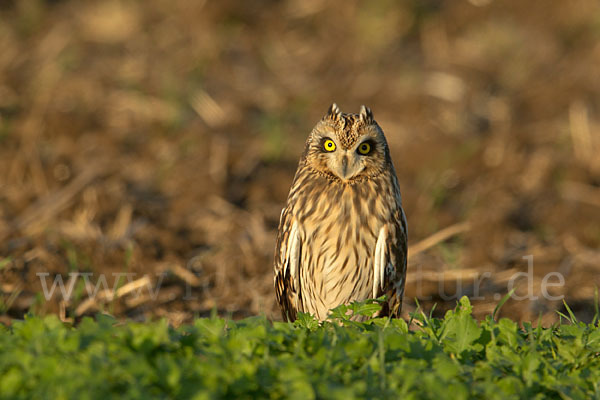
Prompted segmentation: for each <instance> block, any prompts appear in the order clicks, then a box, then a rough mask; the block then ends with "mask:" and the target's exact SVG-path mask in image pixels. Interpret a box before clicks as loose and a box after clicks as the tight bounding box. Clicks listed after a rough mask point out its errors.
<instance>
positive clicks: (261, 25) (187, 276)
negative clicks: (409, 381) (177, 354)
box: [0, 0, 600, 324]
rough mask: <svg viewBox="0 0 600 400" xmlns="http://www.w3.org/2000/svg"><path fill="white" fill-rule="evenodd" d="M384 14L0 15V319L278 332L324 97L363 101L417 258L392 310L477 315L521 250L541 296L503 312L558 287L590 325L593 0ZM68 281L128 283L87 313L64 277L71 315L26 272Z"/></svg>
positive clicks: (98, 4) (67, 3)
mask: <svg viewBox="0 0 600 400" xmlns="http://www.w3.org/2000/svg"><path fill="white" fill-rule="evenodd" d="M397 3H398V2H395V1H383V2H376V3H375V2H373V3H368V2H358V1H341V0H338V1H322V0H288V1H281V2H278V1H266V0H263V1H255V2H236V1H221V2H208V1H197V2H193V1H184V0H169V1H165V0H144V1H118V0H106V1H85V2H84V1H75V0H64V1H59V0H54V1H50V0H47V1H42V0H19V1H14V0H13V1H11V0H0V321H3V322H5V323H10V320H11V319H12V318H22V317H23V315H24V313H26V312H28V311H32V312H36V313H40V314H44V313H59V315H60V316H61V318H63V319H65V320H69V319H78V318H80V317H81V316H83V315H90V314H93V313H95V312H97V311H98V310H103V311H106V312H110V313H113V314H114V315H116V316H118V317H128V318H134V319H140V320H143V319H148V318H153V317H167V318H168V319H169V320H170V321H171V322H172V323H174V324H180V323H182V322H189V321H190V320H191V319H192V318H194V317H195V316H202V315H207V314H209V313H210V312H211V310H213V309H216V310H217V312H218V313H220V314H223V315H231V316H232V317H234V318H239V317H244V316H248V315H254V314H257V313H264V314H266V315H267V316H268V317H272V318H275V319H277V318H279V313H278V311H277V308H276V304H275V300H274V293H273V288H272V272H271V263H272V254H273V247H274V241H275V230H276V228H277V222H278V217H279V212H280V210H281V207H282V206H283V205H284V202H285V199H286V196H287V191H288V189H289V185H290V183H291V179H292V177H293V174H294V170H295V167H296V163H297V159H298V157H299V155H300V152H301V150H302V144H303V142H304V140H305V138H306V135H307V134H308V132H309V131H310V129H311V127H312V126H313V124H314V123H315V122H316V121H317V120H318V119H319V118H320V117H321V115H322V114H323V112H324V111H325V110H326V108H327V107H328V106H329V104H330V103H331V102H333V101H335V102H337V103H338V104H339V105H340V107H341V108H342V109H343V110H345V111H355V112H356V111H357V110H358V108H359V107H360V105H361V104H367V105H369V106H370V107H371V108H372V109H373V112H374V114H375V117H376V118H377V120H378V121H379V123H380V125H381V126H382V128H383V129H384V131H385V132H386V134H387V137H388V141H389V144H390V147H391V151H392V156H393V159H394V162H395V165H396V169H397V172H398V175H399V179H400V182H401V185H402V190H403V197H404V205H405V209H406V213H407V215H408V220H409V229H410V244H411V246H412V251H413V253H412V256H411V259H410V263H409V264H410V265H409V280H408V285H407V293H406V304H407V305H406V307H405V314H406V313H408V312H409V311H412V310H414V309H415V301H414V299H415V298H419V299H420V303H421V305H422V306H423V307H424V308H425V310H430V309H431V307H432V306H433V304H434V303H437V308H436V312H435V314H436V315H440V314H441V313H442V312H443V311H444V310H446V309H448V308H451V307H453V306H454V304H455V303H456V298H457V296H460V295H463V294H465V295H469V296H472V297H474V296H479V297H480V299H479V300H475V301H474V304H475V313H476V315H477V316H478V317H482V316H484V315H486V314H489V313H490V312H491V311H492V310H493V308H494V306H495V304H496V303H497V301H498V298H499V296H502V295H504V294H505V293H506V292H507V290H508V286H509V282H510V279H511V278H512V277H514V276H515V275H514V274H515V273H517V272H520V271H527V268H528V267H527V262H526V260H525V259H523V257H524V256H528V255H532V256H533V257H534V258H533V259H534V268H533V272H534V275H533V278H532V279H531V280H530V283H531V290H532V292H531V294H532V295H534V296H538V298H537V299H535V300H521V301H517V300H511V301H509V302H508V303H507V305H506V306H505V307H504V308H503V309H502V313H501V314H502V315H503V316H508V317H511V318H513V319H516V320H520V321H528V320H534V321H535V320H537V319H538V317H539V316H540V315H541V316H542V321H543V322H544V323H545V324H548V323H552V322H554V321H556V319H557V314H556V313H555V310H561V309H562V310H563V311H564V309H563V306H562V301H560V300H549V299H547V298H544V296H541V294H543V293H542V289H543V288H544V287H543V285H542V283H543V281H542V280H543V277H544V276H545V274H547V273H549V272H553V271H554V272H559V273H561V274H562V276H564V278H565V285H563V286H553V287H550V288H549V289H548V291H549V294H551V295H554V296H560V295H564V296H565V300H566V301H567V302H568V303H569V304H570V305H571V306H572V308H573V310H574V311H575V312H576V314H577V315H578V316H579V317H581V318H583V319H587V320H589V319H590V318H591V315H593V312H594V304H593V303H594V290H595V287H596V286H597V285H599V284H600V276H599V271H600V156H599V154H600V135H599V134H598V132H599V129H600V113H599V111H600V97H599V93H600V73H599V68H600V3H598V2H597V1H594V0H587V1H586V0H577V1H568V2H567V1H559V0H556V1H548V0H532V1H521V0H509V1H502V2H500V1H492V0H470V1H452V2H438V1H431V0H428V1H416V0H415V1H407V2H402V3H401V4H397ZM456 224H458V228H457V229H456V230H455V232H454V234H453V235H451V236H450V237H448V238H446V239H445V240H441V241H440V240H437V239H436V237H435V236H434V237H433V239H431V240H429V241H427V242H426V243H425V244H430V245H433V246H432V247H429V248H427V249H425V250H424V251H421V252H418V251H417V250H418V249H419V247H420V246H421V244H422V243H421V244H419V242H420V241H421V240H427V238H431V235H434V234H436V232H439V231H441V230H442V229H444V228H446V227H452V226H455V227H456ZM74 272H81V273H90V274H91V275H90V276H89V280H90V282H91V284H90V285H92V286H89V285H88V286H89V287H88V288H90V289H91V288H93V284H95V283H97V282H98V280H99V279H101V278H100V277H101V276H102V275H101V274H105V275H104V276H107V277H108V286H109V287H112V285H113V283H114V281H115V279H116V278H115V276H114V275H112V274H115V273H116V274H119V273H121V274H124V273H128V274H130V275H129V280H130V283H129V284H127V279H125V278H123V279H121V280H120V283H119V285H118V287H119V290H117V292H116V293H113V291H111V290H107V291H104V292H101V293H99V294H97V296H95V297H94V298H93V299H92V300H89V299H88V298H87V297H86V295H85V293H86V283H85V280H83V279H81V277H80V279H78V280H74V281H73V282H74V291H73V296H72V297H71V298H69V300H68V301H65V300H64V299H62V297H61V295H60V294H59V293H58V292H56V293H55V294H54V296H53V297H52V298H51V299H49V300H47V301H46V300H45V299H44V296H43V295H42V294H41V292H42V285H41V280H40V275H39V274H40V273H43V274H48V275H47V276H46V279H47V281H48V284H49V285H50V283H51V282H52V280H53V279H54V278H55V277H56V276H61V277H64V280H65V282H67V286H68V283H69V282H68V278H69V275H68V274H69V273H74ZM486 272H487V274H486V275H482V274H484V273H486ZM556 279H558V278H556V276H554V277H553V278H552V279H551V280H550V282H557V280H556ZM476 280H479V281H481V284H480V285H474V284H473V282H474V281H476ZM517 282H518V284H519V285H518V290H517V294H520V295H525V294H527V291H528V290H529V288H530V286H529V285H528V281H527V280H526V279H520V280H518V281H517ZM159 285H160V290H159V291H158V294H157V296H156V297H155V298H152V296H150V294H149V292H148V291H147V290H146V289H148V288H150V287H152V288H156V287H157V286H159ZM476 286H478V287H479V292H477V289H476ZM136 290H139V293H138V292H136ZM136 293H137V294H136ZM138 294H139V295H138Z"/></svg>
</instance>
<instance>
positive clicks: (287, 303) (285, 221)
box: [274, 208, 302, 321]
mask: <svg viewBox="0 0 600 400" xmlns="http://www.w3.org/2000/svg"><path fill="white" fill-rule="evenodd" d="M275 249H276V250H275V266H274V268H275V294H276V296H277V302H278V303H279V305H280V307H281V314H282V315H283V319H284V320H286V321H294V320H295V319H296V313H297V312H298V309H299V307H300V305H299V303H300V298H301V296H300V290H301V289H300V255H301V254H302V243H301V241H300V229H299V225H298V222H297V221H296V220H295V219H294V218H292V216H291V215H290V213H289V212H288V210H287V209H285V208H284V209H283V210H282V211H281V219H280V221H279V233H278V235H277V246H276V247H275Z"/></svg>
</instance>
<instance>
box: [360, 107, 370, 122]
mask: <svg viewBox="0 0 600 400" xmlns="http://www.w3.org/2000/svg"><path fill="white" fill-rule="evenodd" d="M359 115H360V119H361V121H363V122H364V123H372V122H373V113H372V112H371V109H370V108H369V107H367V106H365V105H362V106H360V114H359Z"/></svg>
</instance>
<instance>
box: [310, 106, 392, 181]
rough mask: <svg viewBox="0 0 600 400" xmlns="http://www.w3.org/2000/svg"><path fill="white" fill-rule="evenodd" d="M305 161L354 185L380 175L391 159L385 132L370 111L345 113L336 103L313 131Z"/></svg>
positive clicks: (328, 175)
mask: <svg viewBox="0 0 600 400" xmlns="http://www.w3.org/2000/svg"><path fill="white" fill-rule="evenodd" d="M304 159H305V162H306V164H307V165H308V166H310V167H311V168H312V169H313V170H315V171H316V172H318V173H321V174H324V175H326V176H327V177H329V178H333V179H336V180H340V181H342V182H349V183H352V182H357V181H362V180H365V179H368V178H372V177H375V176H377V175H379V174H381V173H382V172H383V171H385V170H386V169H387V166H388V163H389V159H390V158H389V151H388V146H387V142H386V140H385V136H384V135H383V131H382V130H381V128H380V127H379V125H377V122H375V120H374V119H373V114H372V113H371V110H370V109H369V108H367V107H365V106H362V107H361V109H360V112H359V113H358V114H346V113H342V112H341V111H340V109H339V108H338V106H337V105H336V104H335V103H333V104H332V105H331V106H330V107H329V110H328V111H327V114H325V116H324V117H323V118H322V119H321V121H319V122H318V123H317V125H316V126H315V127H314V128H313V130H312V132H311V134H310V136H309V138H308V140H307V142H306V148H305V150H304Z"/></svg>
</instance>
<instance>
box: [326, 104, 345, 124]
mask: <svg viewBox="0 0 600 400" xmlns="http://www.w3.org/2000/svg"><path fill="white" fill-rule="evenodd" d="M341 116H342V111H341V110H340V108H339V107H338V106H337V104H335V103H333V104H331V106H329V108H328V109H327V114H325V118H328V119H330V120H332V121H337V120H339V119H340V117H341Z"/></svg>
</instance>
